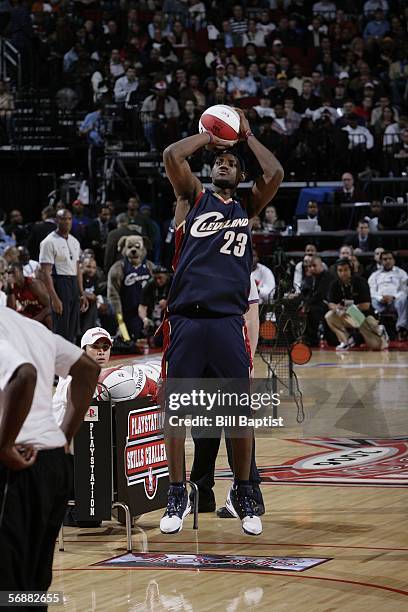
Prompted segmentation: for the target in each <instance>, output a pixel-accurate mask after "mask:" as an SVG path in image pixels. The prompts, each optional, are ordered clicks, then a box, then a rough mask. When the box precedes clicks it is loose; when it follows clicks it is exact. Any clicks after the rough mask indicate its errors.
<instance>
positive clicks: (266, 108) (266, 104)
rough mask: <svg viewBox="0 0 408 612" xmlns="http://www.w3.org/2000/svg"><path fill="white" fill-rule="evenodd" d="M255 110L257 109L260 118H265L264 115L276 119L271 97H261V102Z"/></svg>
mask: <svg viewBox="0 0 408 612" xmlns="http://www.w3.org/2000/svg"><path fill="white" fill-rule="evenodd" d="M254 110H256V112H257V113H258V117H259V118H260V119H263V118H264V117H270V118H271V119H275V111H274V109H273V108H271V101H270V99H269V98H266V97H262V98H260V99H259V104H258V105H257V106H254Z"/></svg>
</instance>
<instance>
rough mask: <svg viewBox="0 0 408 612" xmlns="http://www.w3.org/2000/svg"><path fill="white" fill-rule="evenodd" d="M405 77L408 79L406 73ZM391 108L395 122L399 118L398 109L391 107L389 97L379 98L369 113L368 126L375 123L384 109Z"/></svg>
mask: <svg viewBox="0 0 408 612" xmlns="http://www.w3.org/2000/svg"><path fill="white" fill-rule="evenodd" d="M407 77H408V72H407ZM387 107H388V108H392V111H393V113H394V117H395V119H396V120H398V118H399V113H398V109H397V107H396V106H392V105H391V100H390V97H389V96H386V95H384V96H380V99H379V100H378V103H377V104H376V106H375V108H373V111H372V113H371V121H370V124H371V125H375V124H376V123H377V121H378V120H379V119H380V118H381V116H382V114H383V111H384V109H385V108H387Z"/></svg>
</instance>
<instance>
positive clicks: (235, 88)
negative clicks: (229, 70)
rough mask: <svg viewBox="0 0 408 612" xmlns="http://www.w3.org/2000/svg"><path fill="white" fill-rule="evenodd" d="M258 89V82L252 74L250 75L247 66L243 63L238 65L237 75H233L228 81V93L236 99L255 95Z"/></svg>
mask: <svg viewBox="0 0 408 612" xmlns="http://www.w3.org/2000/svg"><path fill="white" fill-rule="evenodd" d="M257 90H258V87H257V84H256V83H255V81H254V79H253V77H252V76H248V74H247V70H246V68H245V66H244V65H243V64H241V65H240V66H238V68H237V76H234V77H232V79H231V80H230V81H229V83H228V87H227V91H228V93H229V94H230V95H231V96H232V97H233V99H235V100H236V99H239V98H246V97H248V96H255V95H256V92H257Z"/></svg>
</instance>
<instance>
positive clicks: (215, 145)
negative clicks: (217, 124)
mask: <svg viewBox="0 0 408 612" xmlns="http://www.w3.org/2000/svg"><path fill="white" fill-rule="evenodd" d="M206 134H209V135H210V136H211V140H210V142H209V143H208V145H207V146H206V148H207V149H209V150H210V151H211V150H212V149H229V148H230V147H233V146H234V144H236V143H237V142H238V141H237V140H224V139H223V138H218V136H214V134H212V133H211V132H206Z"/></svg>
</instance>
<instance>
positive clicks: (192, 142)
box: [163, 132, 233, 225]
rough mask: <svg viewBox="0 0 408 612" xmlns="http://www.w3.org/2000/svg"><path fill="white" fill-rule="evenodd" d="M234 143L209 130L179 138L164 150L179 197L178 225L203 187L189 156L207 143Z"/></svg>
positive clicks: (164, 158)
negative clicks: (188, 159)
mask: <svg viewBox="0 0 408 612" xmlns="http://www.w3.org/2000/svg"><path fill="white" fill-rule="evenodd" d="M232 144H233V143H232V142H229V141H228V140H222V139H221V138H217V137H216V136H213V135H212V134H210V133H209V132H203V133H202V134H195V135H194V136H189V137H188V138H183V139H182V140H178V141H177V142H174V143H173V144H171V145H169V146H168V147H167V148H166V149H165V150H164V152H163V161H164V166H165V168H166V174H167V177H168V179H169V181H170V183H171V184H172V185H173V189H174V194H175V196H176V198H177V208H176V225H179V224H180V223H182V221H183V220H184V219H185V217H186V215H187V213H188V211H189V209H190V205H191V203H192V202H194V200H195V199H196V197H197V196H198V195H199V194H200V193H201V191H202V189H203V186H202V184H201V182H200V181H199V180H198V178H197V177H196V176H195V175H194V174H193V173H192V172H191V168H190V164H189V163H188V161H187V158H188V157H190V155H193V153H195V152H196V151H198V149H201V148H202V147H205V146H207V145H211V146H215V147H225V148H227V147H230V146H231V145H232Z"/></svg>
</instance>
